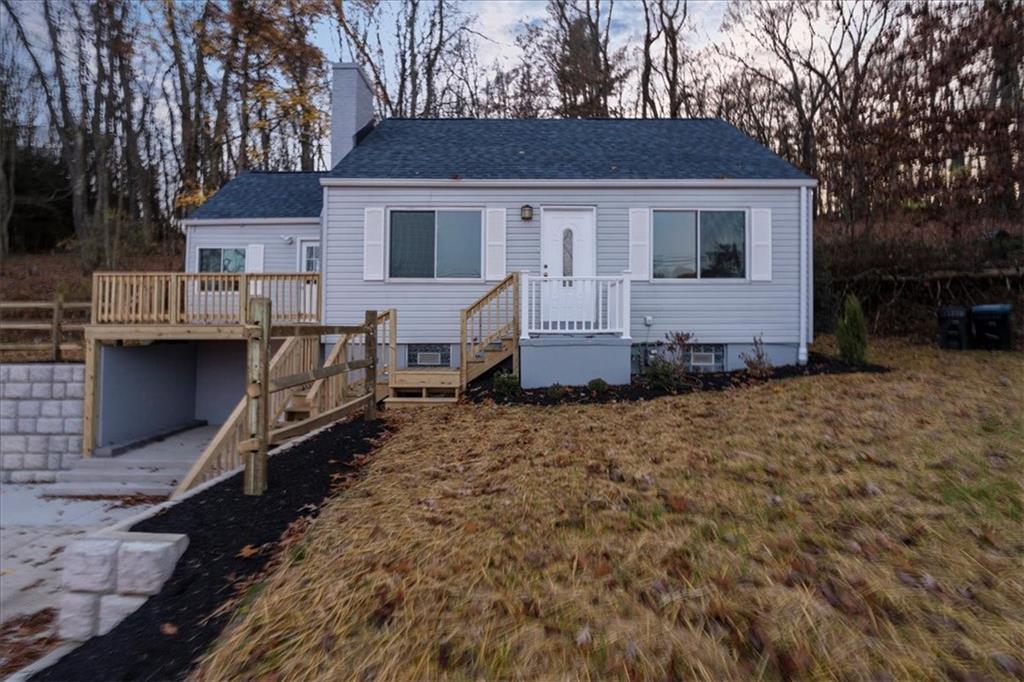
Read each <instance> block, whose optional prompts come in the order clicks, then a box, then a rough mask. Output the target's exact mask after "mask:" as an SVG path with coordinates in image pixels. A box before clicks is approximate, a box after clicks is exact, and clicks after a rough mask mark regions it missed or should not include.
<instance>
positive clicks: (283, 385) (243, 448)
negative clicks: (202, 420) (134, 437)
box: [174, 299, 377, 496]
mask: <svg viewBox="0 0 1024 682" xmlns="http://www.w3.org/2000/svg"><path fill="white" fill-rule="evenodd" d="M255 302H256V301H255V299H254V304H255ZM372 316H373V311H370V312H369V313H368V314H367V318H368V319H371V317H372ZM311 329H312V330H313V333H310V334H303V335H301V336H291V337H288V338H287V339H286V340H285V341H284V343H283V344H281V347H280V348H278V350H277V352H276V353H274V357H273V358H272V359H271V361H270V362H269V367H268V370H267V383H266V386H265V387H263V389H262V391H261V392H262V393H263V394H264V395H266V400H267V403H268V406H267V408H268V411H269V414H268V420H267V421H268V430H267V432H266V433H265V434H264V436H263V437H264V444H265V445H269V444H273V443H277V442H283V441H284V440H287V439H288V438H291V437H293V436H295V435H299V434H302V433H306V432H308V431H310V430H312V429H313V428H317V427H318V426H322V425H324V424H326V423H329V422H330V421H334V420H336V419H340V418H341V417H343V416H346V415H348V414H351V413H352V412H354V411H356V410H358V409H365V411H366V413H367V414H368V415H370V414H372V412H373V406H375V405H376V392H375V391H376V387H375V386H374V385H373V383H372V382H373V376H374V373H375V371H376V366H377V353H376V345H375V340H376V330H377V324H376V321H374V322H373V323H372V324H371V323H370V322H364V324H362V325H348V326H344V327H342V326H329V325H325V326H318V327H312V328H311ZM334 329H347V330H350V332H351V333H350V334H344V335H342V336H341V337H339V339H338V342H337V343H335V345H334V347H333V348H332V350H331V352H330V353H329V354H328V357H327V360H326V361H325V362H324V363H323V366H322V367H320V363H319V356H320V337H321V336H322V335H324V334H329V333H331V330H334ZM246 330H247V331H249V330H250V327H246ZM304 331H306V329H304ZM270 332H271V327H270V326H269V325H265V326H264V327H263V328H262V332H260V334H259V337H258V338H259V339H260V342H261V343H268V342H269V339H270V338H271V336H272V334H271V333H270ZM317 332H318V333H317ZM264 334H265V335H266V339H264V338H263V335H264ZM360 335H362V336H365V339H366V340H365V341H364V343H363V345H364V346H365V350H366V353H365V357H364V358H363V359H359V360H350V359H348V357H347V355H348V354H347V350H346V347H347V344H348V342H349V341H350V339H352V338H354V337H357V336H360ZM253 338H254V339H255V338H256V337H253ZM371 346H372V347H371ZM356 371H361V372H364V373H365V375H366V380H365V381H363V385H362V386H360V385H359V384H351V385H350V382H349V380H348V374H349V373H351V372H356ZM252 398H253V396H252V395H251V394H250V393H249V392H247V393H246V395H244V396H243V397H242V399H241V400H240V401H239V403H238V404H237V405H236V406H235V409H234V410H233V411H232V412H231V415H230V416H229V417H228V419H227V421H225V422H224V424H222V425H221V427H220V429H219V430H218V431H217V434H216V435H215V436H214V437H213V440H212V441H210V444H209V445H208V446H207V447H206V449H205V450H204V451H203V453H202V454H201V455H200V457H199V459H198V460H196V462H195V464H193V465H192V468H191V469H190V470H189V472H188V474H187V475H186V476H185V478H183V479H182V480H181V483H179V484H178V487H177V488H176V489H175V492H174V494H175V495H176V496H177V495H180V494H182V493H184V492H186V491H188V490H190V489H192V488H194V487H195V486H197V485H199V484H200V483H202V482H203V481H206V480H209V479H210V478H213V477H214V476H217V475H219V474H221V473H224V472H226V471H231V470H232V469H237V468H238V467H240V466H241V465H242V463H243V461H244V453H246V452H251V449H252V447H253V437H252V435H251V433H250V428H251V424H250V409H249V407H250V405H249V401H250V400H251V399H252ZM296 398H301V399H302V400H304V401H305V403H304V404H305V405H307V406H308V409H309V413H310V416H309V417H308V418H306V419H303V420H302V421H298V422H288V423H279V422H280V419H281V417H282V416H283V415H284V413H285V411H286V410H287V409H288V406H289V404H290V401H292V400H293V399H296ZM371 400H372V401H373V406H371V404H370V401H371Z"/></svg>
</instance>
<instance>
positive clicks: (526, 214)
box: [519, 204, 533, 221]
mask: <svg viewBox="0 0 1024 682" xmlns="http://www.w3.org/2000/svg"><path fill="white" fill-rule="evenodd" d="M519 217H520V218H522V219H523V220H525V221H529V220H533V206H530V205H529V204H526V205H525V206H523V207H521V208H520V209H519Z"/></svg>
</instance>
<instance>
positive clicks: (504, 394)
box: [494, 372, 523, 401]
mask: <svg viewBox="0 0 1024 682" xmlns="http://www.w3.org/2000/svg"><path fill="white" fill-rule="evenodd" d="M522 393H523V389H522V386H520V385H519V377H517V376H516V375H515V374H512V373H511V372H498V373H497V374H495V375H494V397H495V398H497V399H498V400H502V401H508V400H514V399H516V398H518V397H519V396H520V395H522Z"/></svg>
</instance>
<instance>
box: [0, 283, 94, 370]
mask: <svg viewBox="0 0 1024 682" xmlns="http://www.w3.org/2000/svg"><path fill="white" fill-rule="evenodd" d="M91 307H92V304H91V303H88V302H85V303H83V302H79V301H75V302H65V301H64V297H63V296H57V298H55V299H54V300H53V301H2V302H0V331H4V332H7V331H13V332H18V333H19V334H18V335H19V336H21V337H25V336H32V337H33V338H32V339H31V340H26V339H25V338H20V339H19V340H18V341H17V342H10V343H0V351H9V352H33V351H34V352H38V353H46V355H47V356H48V357H50V358H51V359H52V360H53V361H54V362H60V361H61V359H62V354H63V353H64V352H66V351H69V350H78V351H80V350H82V349H83V348H84V343H83V341H81V340H78V341H74V342H69V341H67V340H65V338H64V335H65V333H73V334H77V335H78V338H79V339H81V333H82V330H83V329H84V327H85V325H86V324H88V323H89V313H88V311H89V309H90V308H91ZM37 311H38V314H40V316H41V317H45V318H46V319H39V318H36V317H22V314H25V313H26V312H27V313H28V314H30V315H35V314H37ZM69 311H70V312H71V313H72V315H71V319H70V320H69V319H68V317H69V316H68V312H69ZM83 312H84V313H85V314H84V315H83V314H82V313H83ZM25 332H43V334H44V336H45V340H41V339H40V338H39V335H31V334H25Z"/></svg>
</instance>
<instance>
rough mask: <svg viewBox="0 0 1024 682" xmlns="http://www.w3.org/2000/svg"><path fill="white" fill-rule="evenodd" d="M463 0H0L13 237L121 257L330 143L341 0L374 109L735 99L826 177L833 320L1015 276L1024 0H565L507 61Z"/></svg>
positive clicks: (4, 199)
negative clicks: (628, 20) (624, 21)
mask: <svg viewBox="0 0 1024 682" xmlns="http://www.w3.org/2000/svg"><path fill="white" fill-rule="evenodd" d="M623 7H629V9H630V10H633V11H635V10H636V9H637V7H640V8H641V9H642V16H643V25H642V26H641V27H640V28H639V30H637V31H636V32H634V34H633V35H630V36H629V39H628V40H626V41H625V42H624V43H623V41H622V40H621V39H616V38H615V37H614V36H613V22H614V21H615V20H616V18H617V16H619V14H621V12H622V11H623ZM471 9H472V6H467V5H464V4H460V3H458V2H456V1H454V0H406V1H405V2H401V3H399V2H379V1H375V0H205V1H196V2H173V1H172V0H165V1H164V2H159V3H158V2H152V3H138V2H134V1H132V0H100V1H97V2H90V3H86V2H74V1H59V0H43V1H42V2H40V3H18V2H16V1H15V0H0V48H2V59H0V92H2V96H0V255H6V254H9V253H12V252H33V251H47V250H51V249H54V248H57V247H60V248H64V249H68V250H71V251H73V252H74V253H76V254H78V256H79V261H80V263H81V265H82V267H83V269H85V270H90V269H93V268H96V267H103V268H114V267H118V266H119V264H122V263H124V262H126V259H128V258H130V257H131V256H132V255H133V254H137V253H138V252H140V251H146V250H151V249H154V248H156V249H169V248H173V245H174V244H175V243H176V241H177V240H178V239H179V235H178V231H177V228H176V225H175V220H176V219H177V218H180V217H181V216H183V215H185V214H186V213H187V212H188V211H189V210H190V209H192V208H193V207H195V206H197V205H199V204H201V203H202V202H203V201H204V200H205V199H206V198H208V197H209V196H211V195H212V194H213V193H214V192H216V191H217V189H218V188H219V187H221V186H222V185H223V184H224V183H225V182H227V181H228V180H230V179H231V177H233V176H234V175H235V174H237V173H239V172H241V171H243V170H246V169H253V168H260V169H282V170H285V169H301V170H315V169H322V168H324V167H325V160H326V159H327V158H328V155H327V154H326V153H325V151H326V150H325V148H324V147H325V144H326V142H327V140H328V134H327V133H328V126H329V121H328V114H329V111H330V107H329V100H328V98H329V84H328V77H329V65H328V63H327V61H326V59H325V56H324V54H323V51H322V50H321V49H320V47H318V46H317V45H316V44H314V42H313V38H314V35H315V29H316V28H318V27H321V26H323V25H324V24H325V22H326V24H327V25H329V26H331V27H332V29H333V30H334V32H335V34H336V36H337V40H338V42H339V45H340V47H341V53H342V54H343V55H345V56H346V58H351V59H354V60H356V61H358V62H360V63H361V64H362V65H363V67H364V68H365V70H366V72H367V74H368V76H369V77H370V79H371V81H372V82H373V84H374V88H375V94H376V101H377V110H378V115H379V116H380V117H386V116H401V117H499V118H511V117H516V118H529V117H606V116H610V117H648V118H676V117H718V118H723V119H725V120H728V121H730V122H732V123H734V124H735V125H736V126H738V127H739V128H740V129H742V130H744V131H745V132H747V133H748V134H749V135H751V136H752V137H754V138H755V139H757V140H759V141H760V142H762V143H764V144H766V145H767V146H769V147H770V148H772V149H773V150H775V151H776V152H778V153H779V154H781V155H782V156H783V157H785V158H786V159H788V160H789V161H791V162H792V163H793V164H794V165H796V166H797V167H798V168H800V169H801V170H803V171H804V172H806V173H807V174H809V175H811V176H813V177H815V178H817V179H818V180H819V183H820V184H819V188H818V190H817V192H816V197H815V208H816V212H817V215H818V218H817V221H816V234H815V237H816V262H815V265H816V270H817V272H816V284H817V289H818V291H817V298H818V303H819V305H821V306H822V318H823V319H826V318H828V317H830V316H831V311H832V309H833V307H834V301H835V299H836V298H838V297H839V296H840V295H841V294H842V293H843V292H845V291H846V290H857V291H859V292H860V293H861V294H862V296H864V297H865V298H867V299H868V306H869V309H870V310H874V311H875V312H876V314H877V313H878V311H880V310H882V309H884V308H885V306H887V305H888V306H889V307H890V308H892V307H893V306H894V305H897V304H899V303H900V301H901V300H902V299H901V298H900V297H901V296H904V295H905V293H904V291H905V290H906V289H907V288H908V287H907V286H906V285H905V284H904V285H901V284H900V283H899V282H900V281H901V280H899V278H900V277H904V278H907V277H909V278H910V280H912V282H913V284H914V287H911V288H913V290H914V292H916V293H914V294H913V296H914V297H915V300H917V301H918V303H921V304H922V305H923V304H924V303H927V304H928V305H931V304H932V303H935V302H938V303H942V302H949V301H957V300H964V302H972V301H974V300H976V299H980V298H984V297H986V296H989V295H990V293H991V291H995V294H992V295H997V294H998V293H999V291H1002V290H1003V289H1007V290H1008V291H1009V295H1010V297H1017V298H1019V297H1020V278H1019V272H1020V266H1021V262H1022V261H1021V253H1022V250H1021V249H1022V247H1021V242H1022V239H1024V237H1022V231H1024V227H1022V226H1024V200H1022V186H1024V94H1022V80H1024V0H979V1H977V2H958V1H954V2H925V1H912V2H899V3H896V2H887V1H885V0H844V1H824V0H823V1H819V2H813V1H795V2H794V1H784V0H780V1H776V2H771V3H758V2H733V3H732V4H730V5H729V6H728V9H727V11H726V12H725V15H724V20H723V23H722V26H721V30H720V31H718V32H717V33H715V34H714V36H713V37H712V39H711V40H710V41H709V40H707V39H703V38H702V37H701V35H700V34H699V32H698V30H697V26H696V22H695V21H694V20H693V17H692V16H691V14H692V9H693V8H692V7H690V6H688V5H687V3H686V2H685V0H637V2H636V3H634V4H632V5H627V3H626V2H625V1H624V0H620V2H619V3H614V2H612V1H611V0H549V2H548V6H547V16H546V17H544V18H543V19H540V20H532V21H528V22H526V21H524V22H523V23H522V24H521V26H520V27H519V30H518V31H517V37H516V42H517V47H518V49H517V50H515V53H516V56H515V59H514V60H513V61H511V62H509V61H508V60H505V61H495V62H494V63H490V64H486V63H482V60H481V58H480V54H481V52H482V51H481V46H482V45H484V44H485V43H488V42H490V43H493V39H492V38H491V37H489V36H486V35H483V34H481V33H480V32H479V28H478V27H477V25H476V22H475V17H474V16H473V14H472V12H471ZM1014 268H1017V270H1016V271H1017V272H1018V277H1017V278H1016V279H1012V278H1007V277H1006V275H1005V273H1006V272H1012V271H1013V269H1014ZM939 271H941V272H945V273H946V274H947V275H949V274H950V273H952V276H946V277H945V279H943V278H942V277H939V278H938V280H935V279H929V278H934V277H935V273H936V272H939ZM986 272H988V273H990V276H987V275H985V274H984V273H986ZM993 272H994V273H995V274H991V273H993ZM940 274H941V273H940ZM965 275H969V277H965ZM954 280H955V281H956V287H960V288H959V289H957V288H955V287H954V285H953V282H954ZM935 281H937V282H938V285H937V286H938V288H937V290H936V289H935V286H936V285H935V284H934V282H935ZM943 282H945V285H946V286H945V289H943ZM993 287H994V289H993ZM924 291H927V293H926V294H923V293H922V292H924ZM944 292H945V293H944ZM922 296H923V298H922ZM897 307H898V305H897ZM898 327H899V325H895V328H898Z"/></svg>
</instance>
